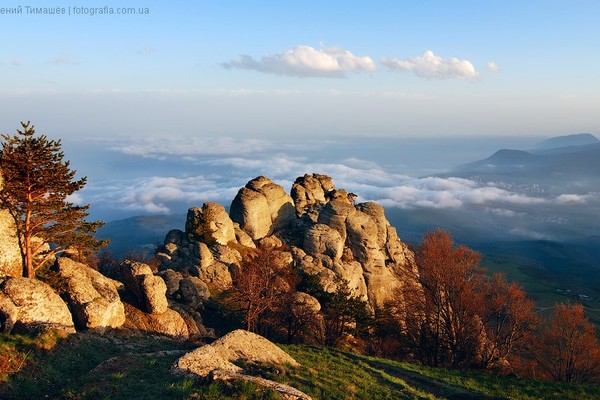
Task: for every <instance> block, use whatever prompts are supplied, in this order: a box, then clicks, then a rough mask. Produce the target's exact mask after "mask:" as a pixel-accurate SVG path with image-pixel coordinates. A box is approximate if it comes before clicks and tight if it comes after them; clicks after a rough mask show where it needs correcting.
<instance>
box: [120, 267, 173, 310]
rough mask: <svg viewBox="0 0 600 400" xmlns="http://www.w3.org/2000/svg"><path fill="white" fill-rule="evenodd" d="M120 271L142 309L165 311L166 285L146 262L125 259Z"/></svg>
mask: <svg viewBox="0 0 600 400" xmlns="http://www.w3.org/2000/svg"><path fill="white" fill-rule="evenodd" d="M121 273H122V275H123V281H124V283H125V286H126V287H127V290H129V291H130V292H131V293H133V294H134V295H135V297H136V299H137V301H138V303H139V305H140V306H141V307H142V309H143V310H144V311H146V312H148V313H151V314H162V313H164V312H165V311H167V308H168V302H167V285H166V284H165V281H164V280H163V279H162V278H161V277H160V276H155V275H154V274H153V273H152V269H151V268H150V266H149V265H148V264H144V263H141V262H135V261H130V260H126V261H124V262H123V263H122V264H121Z"/></svg>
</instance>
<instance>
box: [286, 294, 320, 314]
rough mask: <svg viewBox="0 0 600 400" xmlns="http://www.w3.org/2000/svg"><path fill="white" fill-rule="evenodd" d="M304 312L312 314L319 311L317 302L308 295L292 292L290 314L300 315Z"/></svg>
mask: <svg viewBox="0 0 600 400" xmlns="http://www.w3.org/2000/svg"><path fill="white" fill-rule="evenodd" d="M306 311H309V312H311V313H314V314H316V313H318V312H319V311H321V304H320V303H319V300H317V299H316V298H314V297H313V296H311V295H310V294H308V293H304V292H294V294H292V312H293V313H295V314H296V315H301V314H302V313H304V312H306Z"/></svg>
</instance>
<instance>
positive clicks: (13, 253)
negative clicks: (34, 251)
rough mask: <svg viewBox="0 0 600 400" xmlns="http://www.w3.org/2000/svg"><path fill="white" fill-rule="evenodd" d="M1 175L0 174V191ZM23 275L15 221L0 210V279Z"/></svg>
mask: <svg viewBox="0 0 600 400" xmlns="http://www.w3.org/2000/svg"><path fill="white" fill-rule="evenodd" d="M1 189H2V174H1V172H0V190H1ZM22 275H23V261H22V259H21V250H20V248H19V240H18V239H17V232H16V228H15V221H14V220H13V218H12V216H11V215H10V213H9V212H8V211H7V210H5V209H0V277H3V276H12V277H15V278H16V277H19V276H22Z"/></svg>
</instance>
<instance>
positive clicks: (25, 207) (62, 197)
mask: <svg viewBox="0 0 600 400" xmlns="http://www.w3.org/2000/svg"><path fill="white" fill-rule="evenodd" d="M21 126H22V128H23V130H17V133H16V134H15V135H13V136H9V135H5V134H3V135H2V139H3V140H4V141H3V143H2V149H1V150H0V170H1V172H2V176H3V179H4V183H3V188H2V190H1V191H0V204H1V206H2V207H3V208H6V209H7V210H8V211H9V212H10V213H11V215H12V216H13V218H14V220H15V223H16V228H17V233H18V237H19V241H20V246H21V253H22V256H23V272H24V275H25V276H27V277H29V278H32V277H34V276H35V271H36V270H38V269H39V268H40V267H42V266H43V265H44V264H45V263H46V262H47V261H49V260H51V259H52V258H53V257H54V256H56V255H57V254H60V253H63V252H65V251H66V250H69V252H70V253H71V254H73V255H74V256H75V257H76V258H78V259H79V260H80V261H82V260H84V259H85V258H87V257H89V256H90V255H92V254H94V253H96V252H97V251H99V250H100V248H102V247H103V246H104V245H106V242H105V241H99V240H96V239H95V237H94V234H95V232H96V230H97V229H98V228H100V227H101V226H102V225H103V223H102V222H100V221H95V222H89V221H86V220H85V218H86V217H87V216H88V209H89V205H85V206H78V205H75V204H73V203H71V202H70V201H69V200H68V197H69V196H71V195H72V194H73V193H75V192H76V191H78V190H80V189H81V188H83V187H84V186H85V184H86V178H85V177H83V178H80V179H77V180H76V179H75V174H76V171H74V170H71V169H70V167H69V161H64V160H63V158H64V153H63V152H62V151H61V149H60V148H61V142H60V140H50V139H48V138H47V137H46V136H45V135H38V136H36V135H35V129H34V127H33V125H31V124H30V123H29V122H27V123H23V122H22V123H21Z"/></svg>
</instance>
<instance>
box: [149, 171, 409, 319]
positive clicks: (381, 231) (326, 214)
mask: <svg viewBox="0 0 600 400" xmlns="http://www.w3.org/2000/svg"><path fill="white" fill-rule="evenodd" d="M355 201H356V195H354V194H352V193H347V192H346V191H345V190H343V189H336V187H335V186H334V184H333V181H332V179H331V178H330V177H328V176H325V175H320V174H312V175H308V174H307V175H304V176H301V177H299V178H297V179H296V180H295V182H294V184H293V185H292V189H291V196H288V195H287V194H285V192H284V190H283V188H282V187H281V186H279V185H277V184H275V183H273V182H272V181H271V180H269V179H267V178H265V177H262V176H261V177H258V178H256V179H253V180H251V181H249V182H248V183H247V184H246V186H245V187H243V188H242V189H240V191H239V192H238V194H237V196H236V197H235V199H234V200H233V202H232V204H231V211H230V213H231V220H232V221H233V225H232V226H233V236H235V238H234V239H232V236H231V233H227V235H228V236H227V237H228V239H227V245H224V244H223V243H222V242H224V240H222V241H221V243H219V242H213V243H206V242H205V241H202V240H201V238H200V236H199V235H196V234H195V233H194V232H193V230H194V228H193V227H195V226H198V222H197V221H200V220H201V217H199V216H198V215H204V214H205V211H202V212H200V211H198V210H207V209H210V210H216V209H217V207H214V206H207V205H206V204H205V205H204V206H203V207H202V209H191V210H190V212H189V213H188V221H187V223H186V227H187V228H186V232H181V231H171V232H169V234H168V235H167V237H166V238H165V245H164V248H162V249H161V250H160V253H159V258H160V259H161V260H162V265H161V267H160V268H161V269H173V270H175V271H179V272H180V273H181V274H182V276H183V277H185V276H189V275H191V276H195V277H197V278H199V279H200V280H201V281H202V282H204V283H206V284H207V285H208V287H210V288H211V289H212V288H215V289H217V290H224V289H227V288H228V287H230V286H231V284H232V278H231V274H232V272H235V271H241V270H242V269H241V268H240V266H241V263H242V257H241V253H240V252H244V251H245V250H243V248H246V249H247V248H255V247H256V246H261V247H271V248H282V247H284V246H287V247H289V251H287V250H286V252H285V253H286V254H288V256H289V258H290V261H289V262H288V263H289V264H290V265H292V266H293V268H295V269H296V271H298V272H300V274H301V275H303V276H306V275H312V276H317V278H318V280H319V282H320V284H321V285H322V286H323V288H324V289H325V290H326V291H330V292H332V291H336V290H338V289H339V285H340V284H347V285H348V288H349V289H350V291H351V293H352V294H353V295H354V296H357V297H359V298H360V299H362V300H364V301H367V302H368V303H369V306H370V308H371V309H372V310H374V309H375V308H376V307H381V306H383V305H384V303H385V302H386V301H387V300H390V299H392V298H395V296H396V295H397V293H396V292H397V290H396V289H398V288H400V287H401V286H402V285H403V284H404V283H405V282H408V281H411V282H410V283H411V284H412V283H414V282H412V281H413V280H415V277H416V274H417V271H416V266H415V262H414V255H413V253H412V251H410V250H409V249H408V247H407V246H406V245H405V244H404V243H402V242H401V241H400V239H399V238H398V235H397V232H396V229H394V228H393V227H392V226H391V225H390V223H389V221H388V220H387V218H386V217H385V211H384V209H383V207H382V206H380V205H378V204H376V203H372V202H366V203H360V204H355ZM219 210H221V209H220V208H219ZM221 211H222V210H221ZM221 211H219V215H221V217H220V219H221V220H225V219H226V218H225V217H224V216H222V212H221ZM204 225H206V223H204ZM226 225H227V227H228V228H224V226H225V224H221V225H219V224H214V227H215V229H221V230H226V231H227V232H230V228H229V224H226ZM220 235H221V233H218V234H215V237H221V236H220ZM174 290H175V289H174ZM177 290H179V289H177Z"/></svg>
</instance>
